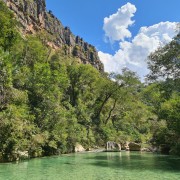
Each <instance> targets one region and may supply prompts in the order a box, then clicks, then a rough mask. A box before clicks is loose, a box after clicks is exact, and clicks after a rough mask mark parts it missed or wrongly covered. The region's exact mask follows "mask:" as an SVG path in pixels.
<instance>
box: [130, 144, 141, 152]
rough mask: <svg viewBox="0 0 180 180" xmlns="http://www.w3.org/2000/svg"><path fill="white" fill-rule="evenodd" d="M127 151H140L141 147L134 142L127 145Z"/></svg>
mask: <svg viewBox="0 0 180 180" xmlns="http://www.w3.org/2000/svg"><path fill="white" fill-rule="evenodd" d="M129 150H130V151H141V145H140V144H137V143H135V142H130V143H129Z"/></svg>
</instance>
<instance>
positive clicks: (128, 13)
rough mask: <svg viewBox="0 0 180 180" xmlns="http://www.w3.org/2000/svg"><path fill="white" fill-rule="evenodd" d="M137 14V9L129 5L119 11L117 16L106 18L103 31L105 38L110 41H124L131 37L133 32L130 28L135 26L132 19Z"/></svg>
mask: <svg viewBox="0 0 180 180" xmlns="http://www.w3.org/2000/svg"><path fill="white" fill-rule="evenodd" d="M135 12H136V7H135V6H134V5H133V4H131V3H127V4H126V5H124V6H122V7H121V8H119V9H118V11H117V12H116V13H115V14H112V15H110V16H109V17H105V18H104V26H103V30H104V31H105V36H106V37H107V38H108V39H109V40H110V41H119V40H124V39H125V38H130V37H131V32H130V31H129V30H128V27H129V26H131V25H133V24H134V21H133V20H131V18H132V17H133V16H134V13H135Z"/></svg>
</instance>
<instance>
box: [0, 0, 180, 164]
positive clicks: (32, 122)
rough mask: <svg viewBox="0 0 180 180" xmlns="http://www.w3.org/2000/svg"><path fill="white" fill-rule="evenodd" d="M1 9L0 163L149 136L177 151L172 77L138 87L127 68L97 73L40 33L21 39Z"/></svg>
mask: <svg viewBox="0 0 180 180" xmlns="http://www.w3.org/2000/svg"><path fill="white" fill-rule="evenodd" d="M0 2H1V1H0ZM0 5H1V6H0V8H1V11H0V23H1V27H2V28H1V29H0V154H2V156H3V159H4V160H9V161H13V160H15V159H16V154H17V152H18V151H28V152H29V154H30V156H31V157H38V156H45V155H54V154H60V153H68V152H73V151H74V147H75V145H76V144H77V143H80V144H82V145H83V146H84V147H85V148H87V149H88V148H90V147H94V146H97V145H98V146H104V144H105V143H106V142H107V141H116V142H120V143H122V144H123V143H125V141H135V142H138V143H142V142H145V143H148V142H149V140H150V139H153V140H154V141H153V144H156V145H159V144H163V143H167V144H168V145H169V146H172V147H173V148H172V151H173V152H177V148H178V147H179V144H180V142H179V140H178V137H179V133H180V132H179V129H180V125H179V109H180V108H179V104H180V102H179V94H178V92H179V89H178V86H176V85H175V84H177V81H178V80H179V79H178V78H176V79H173V78H171V79H168V80H166V81H164V82H157V83H153V84H151V85H148V86H146V87H144V86H143V84H142V83H141V82H140V81H139V78H138V77H137V75H136V74H135V73H134V72H131V71H130V70H128V69H123V72H122V74H121V75H120V74H110V75H108V74H105V73H104V74H102V73H100V72H99V71H97V70H96V69H95V68H94V67H92V66H91V65H84V64H79V63H78V60H77V59H76V58H74V57H72V56H70V55H69V53H68V47H66V46H65V47H63V48H61V49H60V50H58V51H55V50H53V49H51V48H50V47H47V45H46V44H45V39H46V37H45V36H46V34H45V33H43V35H42V36H41V34H38V35H37V36H35V35H29V36H26V38H25V39H22V38H21V37H20V36H19V35H18V32H17V30H16V28H15V24H14V20H13V18H12V17H13V16H12V14H11V13H10V12H9V11H8V10H7V8H5V7H4V5H3V4H2V3H1V4H0ZM9 34H10V35H12V36H9ZM16 35H17V36H16ZM76 48H77V49H78V47H76ZM78 50H79V49H78ZM167 137H168V138H167ZM173 138H174V139H176V142H177V143H173V140H172V139H173ZM170 142H172V143H170Z"/></svg>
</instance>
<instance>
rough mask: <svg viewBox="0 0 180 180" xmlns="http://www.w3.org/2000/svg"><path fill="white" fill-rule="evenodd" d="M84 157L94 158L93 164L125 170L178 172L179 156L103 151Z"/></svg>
mask: <svg viewBox="0 0 180 180" xmlns="http://www.w3.org/2000/svg"><path fill="white" fill-rule="evenodd" d="M85 159H89V160H95V161H93V162H92V163H91V165H94V166H100V167H108V168H118V169H119V168H121V169H126V170H150V171H151V170H152V171H155V170H157V171H159V170H160V171H169V172H170V171H172V172H178V173H180V157H175V156H168V155H157V154H152V153H138V152H137V153H130V152H122V153H121V152H120V153H110V152H108V153H104V154H101V155H99V156H98V155H97V156H94V157H86V158H85Z"/></svg>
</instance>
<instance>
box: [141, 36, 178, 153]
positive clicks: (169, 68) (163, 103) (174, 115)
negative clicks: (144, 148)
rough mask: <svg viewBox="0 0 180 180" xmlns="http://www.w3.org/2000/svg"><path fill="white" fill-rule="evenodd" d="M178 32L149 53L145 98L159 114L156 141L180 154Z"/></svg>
mask: <svg viewBox="0 0 180 180" xmlns="http://www.w3.org/2000/svg"><path fill="white" fill-rule="evenodd" d="M179 38H180V36H179V34H178V35H177V36H176V37H175V38H174V39H173V41H172V42H170V43H169V44H168V45H166V46H165V47H163V48H160V49H158V50H157V51H156V52H155V53H153V54H151V55H150V56H149V68H150V70H151V71H150V73H149V76H148V78H149V80H151V81H152V82H154V81H155V82H154V83H153V84H151V85H149V86H147V87H146V89H145V90H144V98H145V99H146V100H145V102H146V104H148V105H149V106H150V107H151V110H152V111H153V112H154V113H155V114H156V115H157V118H158V121H159V122H161V121H164V122H165V124H166V126H164V127H163V128H162V127H161V126H160V127H159V128H157V130H156V131H155V132H154V135H153V136H154V138H153V140H154V143H155V144H156V145H158V146H160V147H161V146H162V149H164V147H166V148H165V149H166V151H169V152H171V153H174V154H179V147H180V146H179V144H180V139H179V137H180V106H179V105H180V101H179V100H180V94H179V92H180V43H179ZM157 124H158V123H157Z"/></svg>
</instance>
